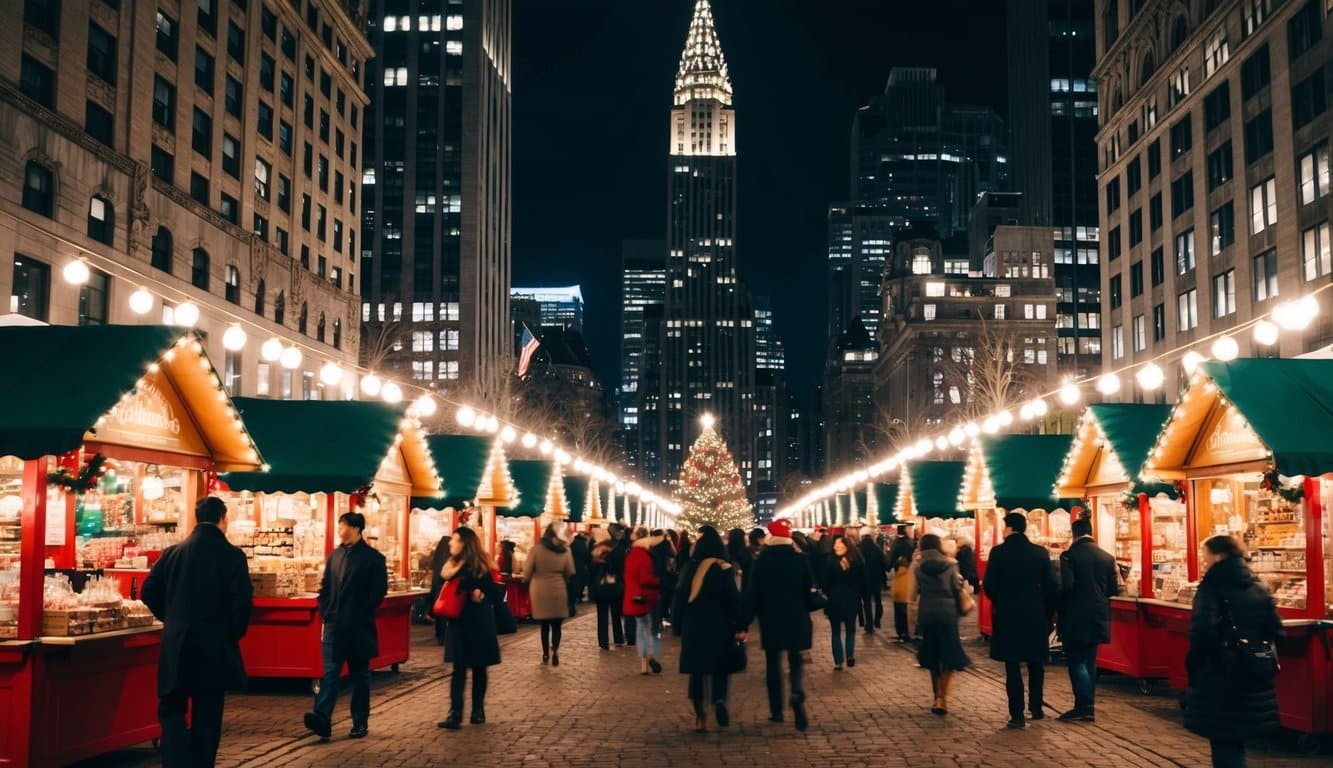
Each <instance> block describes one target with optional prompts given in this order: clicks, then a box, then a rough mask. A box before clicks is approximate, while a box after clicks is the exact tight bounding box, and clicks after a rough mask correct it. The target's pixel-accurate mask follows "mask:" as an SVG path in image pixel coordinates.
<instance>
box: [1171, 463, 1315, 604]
mask: <svg viewBox="0 0 1333 768" xmlns="http://www.w3.org/2000/svg"><path fill="white" fill-rule="evenodd" d="M1195 488H1196V493H1197V494H1198V496H1197V498H1196V501H1195V510H1196V515H1197V521H1198V522H1197V530H1198V536H1199V543H1202V542H1203V540H1205V539H1207V538H1209V537H1211V536H1217V535H1224V534H1229V535H1231V536H1235V537H1236V538H1237V539H1239V540H1241V542H1242V543H1244V545H1245V548H1246V550H1248V551H1249V554H1250V570H1252V571H1254V573H1255V575H1256V576H1258V577H1259V578H1260V580H1262V581H1263V582H1264V584H1266V585H1267V586H1268V589H1269V591H1271V592H1272V593H1273V599H1274V600H1276V601H1277V604H1278V607H1279V608H1293V609H1303V608H1305V605H1306V586H1307V584H1306V561H1305V554H1306V552H1305V550H1306V540H1305V512H1304V509H1303V507H1302V505H1301V502H1300V501H1299V500H1294V501H1289V500H1287V499H1284V498H1283V497H1282V496H1281V495H1279V494H1277V493H1273V492H1272V491H1269V490H1267V489H1265V488H1264V485H1263V476H1262V475H1260V474H1258V473H1249V474H1243V475H1232V476H1228V477H1225V478H1209V479H1205V480H1199V481H1198V482H1196V483H1195ZM1200 557H1202V556H1201V555H1200ZM1203 570H1204V568H1203V563H1202V562H1200V565H1199V572H1200V573H1202V572H1203Z"/></svg>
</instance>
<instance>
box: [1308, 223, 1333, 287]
mask: <svg viewBox="0 0 1333 768" xmlns="http://www.w3.org/2000/svg"><path fill="white" fill-rule="evenodd" d="M1328 238H1329V229H1328V222H1327V221H1325V222H1322V223H1320V224H1317V225H1315V226H1313V227H1310V228H1309V229H1307V230H1305V231H1304V232H1302V233H1301V264H1302V272H1303V274H1304V275H1305V279H1306V280H1314V279H1315V278H1318V277H1320V276H1322V275H1327V274H1328V273H1329V271H1330V268H1333V264H1331V263H1330V261H1331V260H1333V257H1331V256H1330V252H1329V248H1330V246H1329V239H1328Z"/></svg>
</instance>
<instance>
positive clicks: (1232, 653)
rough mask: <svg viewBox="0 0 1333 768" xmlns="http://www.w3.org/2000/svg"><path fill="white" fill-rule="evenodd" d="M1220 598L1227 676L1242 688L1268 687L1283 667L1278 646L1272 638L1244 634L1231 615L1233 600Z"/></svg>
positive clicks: (1224, 666) (1243, 689) (1222, 657)
mask: <svg viewBox="0 0 1333 768" xmlns="http://www.w3.org/2000/svg"><path fill="white" fill-rule="evenodd" d="M1220 602H1221V615H1220V619H1221V622H1220V624H1221V626H1220V627H1219V628H1220V629H1221V630H1222V631H1221V633H1220V634H1221V635H1222V651H1221V661H1222V667H1223V669H1224V670H1225V671H1226V676H1227V679H1229V680H1230V681H1231V682H1232V684H1233V685H1234V686H1235V687H1236V690H1238V691H1241V692H1250V691H1256V690H1260V689H1263V688H1268V687H1269V686H1271V685H1272V684H1273V678H1275V677H1277V673H1278V670H1280V669H1281V665H1280V664H1279V663H1278V658H1277V648H1275V647H1274V646H1273V643H1272V642H1271V641H1269V640H1252V639H1250V638H1248V637H1243V636H1242V635H1241V634H1240V631H1239V630H1238V629H1236V621H1235V619H1233V618H1232V616H1231V603H1230V601H1228V600H1227V599H1226V598H1225V597H1223V598H1220Z"/></svg>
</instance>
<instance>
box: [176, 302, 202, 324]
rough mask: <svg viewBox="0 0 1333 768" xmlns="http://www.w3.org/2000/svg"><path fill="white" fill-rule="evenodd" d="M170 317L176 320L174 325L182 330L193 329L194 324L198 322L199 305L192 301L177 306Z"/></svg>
mask: <svg viewBox="0 0 1333 768" xmlns="http://www.w3.org/2000/svg"><path fill="white" fill-rule="evenodd" d="M172 316H173V317H174V318H175V320H176V325H179V326H181V327H182V328H193V327H194V325H195V323H197V322H199V305H198V304H195V303H194V302H193V301H186V302H183V303H181V304H178V305H177V306H176V311H175V313H174V314H173V315H172Z"/></svg>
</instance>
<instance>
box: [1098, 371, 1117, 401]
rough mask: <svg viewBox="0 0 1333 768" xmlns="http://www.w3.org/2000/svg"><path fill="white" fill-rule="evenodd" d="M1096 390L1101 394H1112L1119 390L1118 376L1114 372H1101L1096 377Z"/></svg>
mask: <svg viewBox="0 0 1333 768" xmlns="http://www.w3.org/2000/svg"><path fill="white" fill-rule="evenodd" d="M1097 391H1098V392H1100V393H1102V394H1103V395H1108V396H1109V395H1114V394H1115V393H1117V392H1119V391H1120V377H1119V376H1117V375H1115V374H1114V373H1107V374H1103V375H1102V377H1101V378H1099V379H1097Z"/></svg>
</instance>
